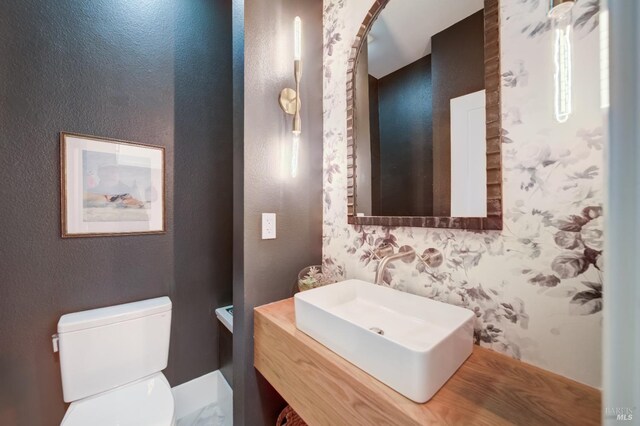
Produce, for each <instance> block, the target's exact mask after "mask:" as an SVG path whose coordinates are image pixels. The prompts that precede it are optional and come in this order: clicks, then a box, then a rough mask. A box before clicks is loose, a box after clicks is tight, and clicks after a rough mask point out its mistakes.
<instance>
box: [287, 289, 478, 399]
mask: <svg viewBox="0 0 640 426" xmlns="http://www.w3.org/2000/svg"><path fill="white" fill-rule="evenodd" d="M295 312H296V327H298V329H299V330H301V331H303V332H304V333H306V334H308V335H309V336H311V337H312V338H314V339H315V340H317V341H318V342H320V343H322V344H323V345H324V346H326V347H327V348H329V349H331V350H332V351H333V352H335V353H337V354H338V355H340V356H341V357H343V358H345V359H346V360H347V361H349V362H351V363H352V364H354V365H355V366H357V367H359V368H361V369H362V370H364V371H366V372H367V373H369V374H371V375H372V376H373V377H375V378H376V379H378V380H380V381H381V382H383V383H384V384H386V385H387V386H389V387H391V388H392V389H395V390H396V391H398V392H400V393H401V394H402V395H404V396H406V397H407V398H410V399H412V400H413V401H415V402H418V403H423V402H426V401H428V400H429V399H431V397H432V396H433V395H434V394H435V393H436V392H437V391H438V389H440V388H441V387H442V385H444V383H445V382H446V381H447V380H448V379H449V377H451V376H452V375H453V373H455V371H456V370H457V369H458V368H459V367H460V366H461V365H462V363H463V362H464V361H465V360H466V359H467V357H468V356H469V355H471V351H472V349H473V317H474V314H473V312H471V311H470V310H468V309H465V308H460V307H458V306H453V305H449V304H446V303H441V302H436V301H434V300H431V299H427V298H425V297H421V296H416V295H413V294H409V293H404V292H401V291H398V290H393V289H390V288H387V287H382V286H379V285H375V284H371V283H368V282H365V281H360V280H347V281H342V282H339V283H336V284H331V285H327V286H324V287H319V288H316V289H313V290H309V291H305V292H302V293H297V294H296V295H295Z"/></svg>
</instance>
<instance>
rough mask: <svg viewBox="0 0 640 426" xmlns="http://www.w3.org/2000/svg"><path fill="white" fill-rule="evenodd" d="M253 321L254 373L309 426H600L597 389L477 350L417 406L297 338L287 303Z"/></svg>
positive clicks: (304, 338) (316, 345) (263, 309)
mask: <svg viewBox="0 0 640 426" xmlns="http://www.w3.org/2000/svg"><path fill="white" fill-rule="evenodd" d="M254 322H255V331H254V336H255V357H254V365H255V367H256V368H257V369H258V371H260V373H262V375H263V376H264V377H265V378H266V379H267V380H268V381H269V382H270V383H271V385H272V386H273V387H274V388H275V389H276V390H277V391H278V392H279V393H280V395H282V397H283V398H284V399H285V400H286V401H287V402H288V403H289V404H290V405H291V406H292V407H293V409H294V410H296V412H297V413H298V414H299V415H300V416H301V417H302V418H303V419H304V420H305V421H306V422H307V423H308V424H309V425H311V426H315V425H331V426H337V425H394V426H396V425H432V424H447V425H449V424H454V425H461V424H469V425H470V424H473V425H501V424H521V425H552V424H554V425H555V424H557V425H559V424H580V425H595V424H600V413H601V396H600V391H599V390H597V389H594V388H591V387H588V386H586V385H583V384H580V383H577V382H575V381H573V380H569V379H567V378H565V377H562V376H558V375H556V374H553V373H550V372H548V371H545V370H542V369H540V368H537V367H534V366H531V365H528V364H525V363H523V362H520V361H517V360H514V359H512V358H510V357H507V356H504V355H501V354H499V353H497V352H494V351H491V350H488V349H484V348H480V347H478V346H474V351H473V353H472V354H471V356H470V357H469V358H468V359H467V361H466V362H465V363H464V364H463V365H462V367H460V369H459V370H458V371H457V372H456V373H455V374H454V375H453V376H452V377H451V378H450V379H449V381H447V383H445V385H444V386H443V387H442V388H441V389H440V390H439V391H438V392H437V393H436V395H435V396H434V397H433V398H432V399H431V400H430V401H428V402H426V403H424V404H417V403H415V402H413V401H411V400H409V399H407V398H405V397H404V396H402V395H400V394H399V393H397V392H396V391H394V390H393V389H391V388H389V387H387V386H386V385H384V384H383V383H381V382H379V381H378V380H376V379H375V378H373V377H372V376H370V375H369V374H367V373H365V372H364V371H362V370H360V369H359V368H357V367H356V366H354V365H353V364H351V363H349V362H348V361H346V360H345V359H343V358H341V357H340V356H339V355H337V354H335V353H333V352H332V351H331V350H329V349H327V348H326V347H324V346H323V345H321V344H320V343H318V342H316V341H315V340H313V339H312V338H311V337H309V336H307V335H306V334H304V333H303V332H301V331H299V330H298V329H297V328H296V324H295V312H294V304H293V299H286V300H282V301H280V302H276V303H272V304H269V305H264V306H260V307H257V308H256V309H255V317H254ZM391 362H393V361H391Z"/></svg>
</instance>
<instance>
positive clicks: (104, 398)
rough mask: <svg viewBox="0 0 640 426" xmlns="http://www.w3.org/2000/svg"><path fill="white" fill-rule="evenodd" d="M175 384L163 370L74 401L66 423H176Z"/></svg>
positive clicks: (161, 425)
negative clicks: (172, 386)
mask: <svg viewBox="0 0 640 426" xmlns="http://www.w3.org/2000/svg"><path fill="white" fill-rule="evenodd" d="M175 424H176V420H175V410H174V403H173V395H172V394H171V386H169V382H168V381H167V379H166V378H165V377H164V375H163V374H162V373H157V374H154V375H152V376H150V377H147V378H144V379H141V380H138V381H136V382H134V383H130V384H128V385H124V386H121V387H119V388H116V389H113V390H111V391H107V392H104V393H101V394H99V395H95V396H92V397H89V398H85V399H82V400H80V401H75V402H72V403H71V405H70V406H69V409H68V410H67V412H66V413H65V416H64V419H62V423H61V425H62V426H86V425H93V426H114V425H118V426H140V425H149V426H151V425H154V426H173V425H175Z"/></svg>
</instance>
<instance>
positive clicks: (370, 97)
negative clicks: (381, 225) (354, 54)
mask: <svg viewBox="0 0 640 426" xmlns="http://www.w3.org/2000/svg"><path fill="white" fill-rule="evenodd" d="M483 7H484V1H483V0H456V1H442V0H419V1H414V0H391V1H390V2H389V3H388V4H387V5H386V7H385V8H384V9H383V10H382V12H381V13H380V15H379V16H378V17H377V19H376V20H375V21H374V22H373V24H372V26H371V29H370V32H369V33H368V36H367V38H366V41H363V43H362V46H361V50H360V53H359V56H358V62H357V65H356V82H355V86H356V87H355V89H356V97H355V122H356V126H355V133H356V134H355V140H356V148H355V149H356V153H355V154H356V155H355V158H356V169H355V170H356V185H355V188H356V209H355V212H354V213H355V214H356V215H357V216H456V217H484V216H486V215H487V214H486V213H487V194H486V184H487V182H486V159H485V156H486V147H485V145H486V132H485V130H486V129H485V125H486V123H485V121H486V120H485V92H484V89H485V58H484V50H485V38H484V34H485V28H484V25H485V17H484V9H483ZM415 22H420V23H421V24H419V25H413V24H412V23H415Z"/></svg>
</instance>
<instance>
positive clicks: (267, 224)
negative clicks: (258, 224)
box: [262, 213, 276, 240]
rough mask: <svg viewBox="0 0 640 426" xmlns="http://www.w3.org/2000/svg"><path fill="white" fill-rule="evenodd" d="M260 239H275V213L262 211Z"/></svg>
mask: <svg viewBox="0 0 640 426" xmlns="http://www.w3.org/2000/svg"><path fill="white" fill-rule="evenodd" d="M262 239H263V240H275V239H276V214H275V213H262Z"/></svg>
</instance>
